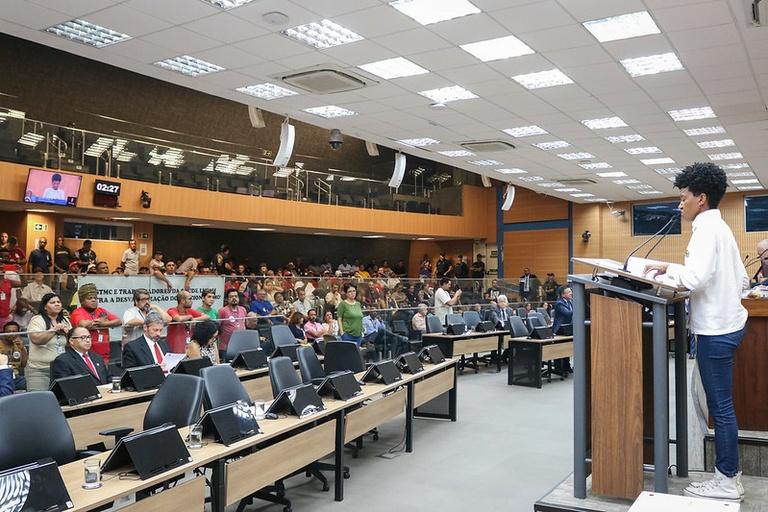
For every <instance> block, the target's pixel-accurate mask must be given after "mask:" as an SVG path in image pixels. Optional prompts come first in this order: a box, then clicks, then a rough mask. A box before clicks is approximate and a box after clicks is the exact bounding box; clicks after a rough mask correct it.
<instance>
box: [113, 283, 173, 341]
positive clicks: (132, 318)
mask: <svg viewBox="0 0 768 512" xmlns="http://www.w3.org/2000/svg"><path fill="white" fill-rule="evenodd" d="M150 311H154V312H155V313H157V314H158V315H160V317H161V318H162V319H163V321H164V322H165V323H168V322H170V321H171V317H170V316H169V315H168V313H166V312H165V311H164V310H163V308H161V307H160V306H158V305H157V304H152V303H151V302H150V301H149V290H147V289H146V288H137V289H135V290H133V306H132V307H130V308H128V309H126V310H125V312H124V313H123V340H122V345H123V346H125V344H126V343H128V342H129V341H131V340H135V339H136V338H138V337H140V336H141V335H142V334H144V319H145V318H146V317H147V313H149V312H150Z"/></svg>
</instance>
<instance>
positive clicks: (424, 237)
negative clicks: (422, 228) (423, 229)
mask: <svg viewBox="0 0 768 512" xmlns="http://www.w3.org/2000/svg"><path fill="white" fill-rule="evenodd" d="M416 240H419V241H422V242H423V241H425V240H434V238H432V237H429V236H420V237H418V238H417V239H416Z"/></svg>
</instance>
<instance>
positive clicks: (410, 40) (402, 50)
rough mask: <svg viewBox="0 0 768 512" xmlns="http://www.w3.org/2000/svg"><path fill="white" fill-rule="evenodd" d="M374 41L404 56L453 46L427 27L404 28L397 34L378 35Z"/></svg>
mask: <svg viewBox="0 0 768 512" xmlns="http://www.w3.org/2000/svg"><path fill="white" fill-rule="evenodd" d="M373 41H374V42H376V43H378V44H379V45H381V46H383V47H384V48H388V49H389V50H391V51H392V52H393V53H394V54H396V55H402V56H407V55H413V54H414V53H422V52H427V51H430V50H439V49H441V48H449V47H451V46H453V45H452V44H451V43H449V42H448V41H446V40H445V39H443V38H442V37H440V36H438V35H437V34H435V33H433V32H430V31H429V30H427V29H426V28H417V29H413V30H404V31H402V32H397V33H395V34H389V35H386V36H380V37H376V38H374V39H373Z"/></svg>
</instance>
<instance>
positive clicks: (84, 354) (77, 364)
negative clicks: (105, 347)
mask: <svg viewBox="0 0 768 512" xmlns="http://www.w3.org/2000/svg"><path fill="white" fill-rule="evenodd" d="M92 345H93V341H92V339H91V333H90V331H88V329H86V328H85V327H75V328H74V329H72V330H71V331H69V338H68V339H67V349H66V350H65V351H64V353H63V354H60V355H59V356H58V357H56V359H54V360H53V361H52V362H51V382H53V381H55V380H56V379H60V378H62V377H72V376H74V375H90V376H91V378H93V381H94V382H95V383H96V385H97V386H99V385H101V384H107V383H108V382H109V381H110V377H111V376H110V374H109V368H108V367H107V365H106V364H104V360H103V359H102V358H101V356H99V355H98V354H97V353H95V352H93V351H91V347H92Z"/></svg>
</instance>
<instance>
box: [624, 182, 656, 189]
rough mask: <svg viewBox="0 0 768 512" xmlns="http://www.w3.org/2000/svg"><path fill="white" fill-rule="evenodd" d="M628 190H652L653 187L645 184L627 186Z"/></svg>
mask: <svg viewBox="0 0 768 512" xmlns="http://www.w3.org/2000/svg"><path fill="white" fill-rule="evenodd" d="M627 188H628V189H629V190H650V189H652V188H653V187H652V186H650V185H646V184H644V183H643V184H640V185H627Z"/></svg>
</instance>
